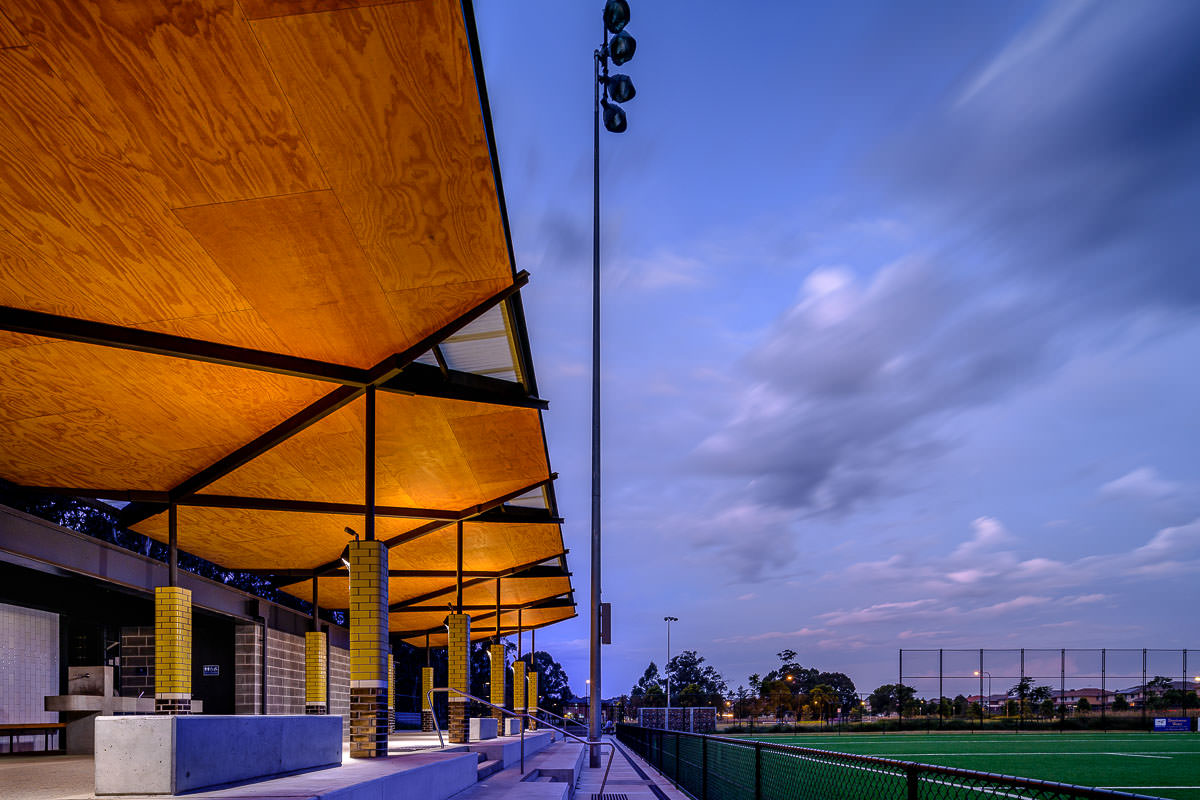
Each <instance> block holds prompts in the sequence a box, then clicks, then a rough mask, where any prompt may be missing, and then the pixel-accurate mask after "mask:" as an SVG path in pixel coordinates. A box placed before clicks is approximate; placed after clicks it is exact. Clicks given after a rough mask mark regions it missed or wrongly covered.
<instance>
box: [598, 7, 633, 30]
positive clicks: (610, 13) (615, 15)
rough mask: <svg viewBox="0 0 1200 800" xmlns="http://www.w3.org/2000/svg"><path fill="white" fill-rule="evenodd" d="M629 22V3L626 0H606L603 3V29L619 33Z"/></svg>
mask: <svg viewBox="0 0 1200 800" xmlns="http://www.w3.org/2000/svg"><path fill="white" fill-rule="evenodd" d="M628 24H629V3H628V2H626V0H608V2H607V3H605V4H604V29H605V30H606V31H608V32H609V33H620V32H621V31H623V30H625V26H626V25H628Z"/></svg>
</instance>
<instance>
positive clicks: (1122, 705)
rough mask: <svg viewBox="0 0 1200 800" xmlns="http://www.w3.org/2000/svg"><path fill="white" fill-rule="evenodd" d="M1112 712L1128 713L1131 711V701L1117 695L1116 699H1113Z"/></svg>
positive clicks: (1121, 695)
mask: <svg viewBox="0 0 1200 800" xmlns="http://www.w3.org/2000/svg"><path fill="white" fill-rule="evenodd" d="M1112 710H1113V711H1128V710H1129V701H1128V700H1126V699H1125V695H1123V694H1119V695H1116V696H1115V697H1113V701H1112Z"/></svg>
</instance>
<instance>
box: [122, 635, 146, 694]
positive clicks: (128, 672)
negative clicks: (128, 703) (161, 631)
mask: <svg viewBox="0 0 1200 800" xmlns="http://www.w3.org/2000/svg"><path fill="white" fill-rule="evenodd" d="M118 691H120V693H121V696H122V697H153V696H154V627H153V626H151V625H143V626H132V627H128V628H121V685H120V687H119V688H118Z"/></svg>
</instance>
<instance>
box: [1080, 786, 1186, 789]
mask: <svg viewBox="0 0 1200 800" xmlns="http://www.w3.org/2000/svg"><path fill="white" fill-rule="evenodd" d="M1096 788H1097V789H1200V786H1097V787H1096Z"/></svg>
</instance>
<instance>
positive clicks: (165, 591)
mask: <svg viewBox="0 0 1200 800" xmlns="http://www.w3.org/2000/svg"><path fill="white" fill-rule="evenodd" d="M154 711H155V713H157V714H190V713H192V593H191V591H190V590H188V589H182V588H180V587H178V586H159V587H157V588H155V590H154Z"/></svg>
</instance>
